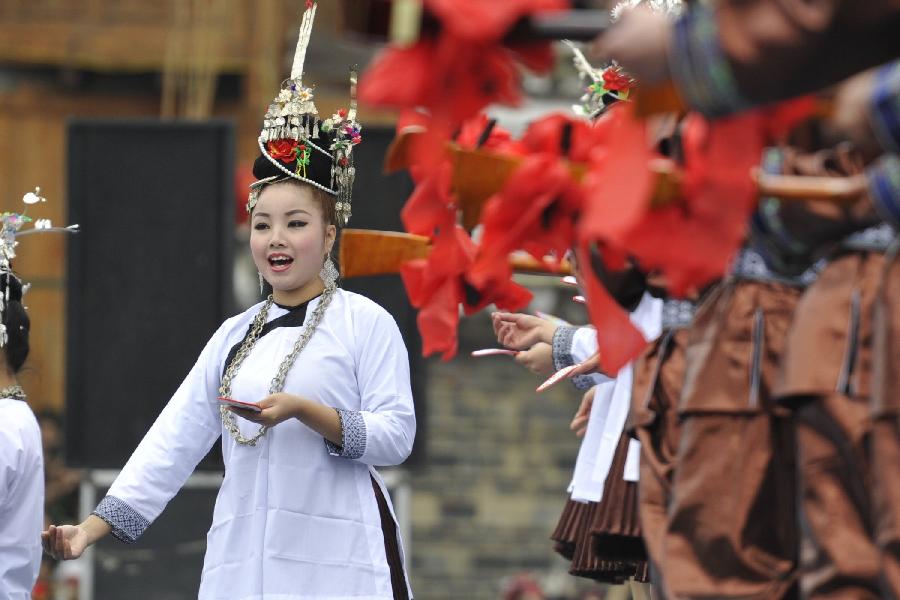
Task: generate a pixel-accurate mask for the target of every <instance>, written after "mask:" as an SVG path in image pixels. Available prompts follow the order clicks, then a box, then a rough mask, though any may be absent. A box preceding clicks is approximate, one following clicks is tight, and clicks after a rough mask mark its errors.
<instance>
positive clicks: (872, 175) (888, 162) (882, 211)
mask: <svg viewBox="0 0 900 600" xmlns="http://www.w3.org/2000/svg"><path fill="white" fill-rule="evenodd" d="M866 175H867V176H868V179H869V195H870V196H871V198H872V204H874V205H875V210H876V211H877V212H878V216H880V217H881V218H882V219H883V220H884V221H886V222H888V223H892V224H894V225H895V226H898V225H900V156H898V155H896V154H885V155H884V156H882V157H881V158H879V159H878V160H877V161H876V162H875V163H874V164H872V165H871V166H870V167H869V168H868V169H866Z"/></svg>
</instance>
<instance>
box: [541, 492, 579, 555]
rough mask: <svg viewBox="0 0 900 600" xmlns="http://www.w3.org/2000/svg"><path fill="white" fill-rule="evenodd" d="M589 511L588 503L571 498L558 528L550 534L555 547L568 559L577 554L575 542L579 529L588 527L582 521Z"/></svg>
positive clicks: (564, 508)
mask: <svg viewBox="0 0 900 600" xmlns="http://www.w3.org/2000/svg"><path fill="white" fill-rule="evenodd" d="M587 511H588V505H587V504H585V503H582V502H575V501H574V500H572V499H571V498H570V499H568V500H566V505H565V506H564V507H563V511H562V515H560V517H559V522H558V523H557V524H556V529H555V530H554V531H553V533H552V534H551V535H550V539H551V540H553V541H554V542H555V544H554V546H553V549H554V550H555V551H556V552H557V553H558V554H560V555H561V556H562V557H563V558H565V559H566V560H572V557H573V556H575V543H576V541H577V540H578V536H579V531H580V530H581V529H583V528H584V527H586V525H582V523H584V522H585V519H586V518H587Z"/></svg>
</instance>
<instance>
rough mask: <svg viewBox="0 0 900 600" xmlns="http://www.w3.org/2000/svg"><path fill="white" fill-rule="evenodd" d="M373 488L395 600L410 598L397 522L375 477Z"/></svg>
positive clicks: (407, 599)
mask: <svg viewBox="0 0 900 600" xmlns="http://www.w3.org/2000/svg"><path fill="white" fill-rule="evenodd" d="M370 479H371V480H372V490H373V491H374V492H375V501H376V502H377V503H378V514H379V516H380V517H381V533H382V534H383V535H384V554H385V556H387V562H388V568H389V569H390V570H391V589H392V590H393V591H394V600H409V589H408V588H407V587H406V576H405V575H404V574H403V558H402V557H401V556H400V544H399V542H398V541H397V540H398V538H397V523H395V522H394V517H393V515H391V509H390V508H389V507H388V504H387V500H385V498H384V494H383V493H382V492H381V487H379V485H378V482H377V481H375V478H374V477H370Z"/></svg>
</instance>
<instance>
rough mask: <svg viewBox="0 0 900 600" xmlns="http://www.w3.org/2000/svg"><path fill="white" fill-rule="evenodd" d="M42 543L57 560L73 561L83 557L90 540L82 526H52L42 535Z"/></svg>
mask: <svg viewBox="0 0 900 600" xmlns="http://www.w3.org/2000/svg"><path fill="white" fill-rule="evenodd" d="M41 543H42V544H43V546H44V552H46V553H47V554H49V555H50V556H52V557H53V558H55V559H56V560H72V559H75V558H78V557H79V556H81V555H82V553H83V552H84V550H85V548H87V547H88V545H89V544H90V538H89V536H88V532H87V531H86V530H85V529H84V528H83V527H81V526H80V525H51V526H50V527H48V528H47V531H45V532H43V533H42V534H41Z"/></svg>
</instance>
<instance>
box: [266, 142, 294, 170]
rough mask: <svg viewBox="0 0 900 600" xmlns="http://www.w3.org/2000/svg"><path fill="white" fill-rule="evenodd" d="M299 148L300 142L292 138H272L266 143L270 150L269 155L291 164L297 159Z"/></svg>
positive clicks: (267, 148)
mask: <svg viewBox="0 0 900 600" xmlns="http://www.w3.org/2000/svg"><path fill="white" fill-rule="evenodd" d="M299 149H300V144H299V142H297V140H291V139H286V140H272V141H271V142H268V143H267V144H266V150H267V151H268V152H269V156H271V157H272V158H274V159H276V160H280V161H281V162H283V163H285V164H291V163H292V162H294V161H295V160H297V151H298V150H299Z"/></svg>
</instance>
